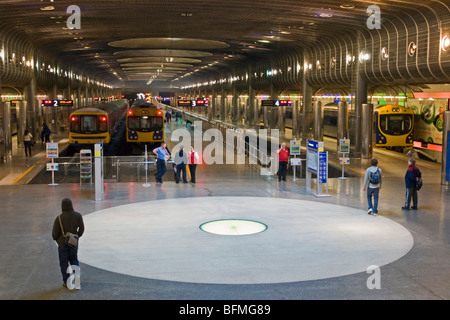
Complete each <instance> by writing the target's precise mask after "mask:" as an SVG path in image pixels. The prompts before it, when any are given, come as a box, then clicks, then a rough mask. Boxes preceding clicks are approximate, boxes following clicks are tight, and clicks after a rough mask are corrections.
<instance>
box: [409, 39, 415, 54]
mask: <svg viewBox="0 0 450 320" xmlns="http://www.w3.org/2000/svg"><path fill="white" fill-rule="evenodd" d="M416 50H417V45H416V43H415V42H414V41H411V42H410V43H409V45H408V55H409V56H410V57H412V56H414V54H415V53H416Z"/></svg>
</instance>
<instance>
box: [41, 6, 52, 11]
mask: <svg viewBox="0 0 450 320" xmlns="http://www.w3.org/2000/svg"><path fill="white" fill-rule="evenodd" d="M41 10H42V11H52V10H55V7H54V6H45V7H41Z"/></svg>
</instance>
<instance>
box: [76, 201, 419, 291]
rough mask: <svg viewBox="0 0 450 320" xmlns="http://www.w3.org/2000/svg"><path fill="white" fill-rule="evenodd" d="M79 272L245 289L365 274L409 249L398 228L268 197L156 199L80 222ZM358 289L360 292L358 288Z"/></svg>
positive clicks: (316, 204) (361, 215)
mask: <svg viewBox="0 0 450 320" xmlns="http://www.w3.org/2000/svg"><path fill="white" fill-rule="evenodd" d="M231 219H233V220H240V219H242V220H250V221H260V222H263V223H264V224H265V225H266V226H267V229H266V230H265V231H264V232H259V233H255V234H251V235H246V236H220V235H217V234H211V233H208V232H204V231H202V230H201V229H200V228H199V226H200V225H202V224H204V223H205V222H208V221H215V220H231ZM84 222H85V225H86V232H85V234H84V235H83V237H82V238H81V239H80V249H79V259H80V261H81V262H83V263H85V264H88V265H91V266H94V267H97V268H100V269H104V270H107V271H111V272H115V273H120V274H125V275H130V276H136V277H143V278H150V279H158V280H169V281H181V282H195V283H214V284H254V283H282V282H294V281H307V280H317V279H324V278H331V277H339V276H344V275H350V274H354V273H367V269H368V267H370V266H372V265H376V266H379V267H381V266H383V265H386V264H389V263H391V262H393V261H395V260H397V259H399V258H401V257H402V256H403V255H405V254H406V253H407V252H408V251H409V250H410V249H411V248H412V245H413V238H412V236H411V234H410V233H409V232H408V230H406V229H405V228H404V227H403V226H401V225H400V224H398V223H396V222H394V221H392V220H391V219H388V218H385V217H383V216H380V215H378V216H376V217H374V216H372V215H368V214H367V212H366V211H365V210H358V209H353V208H349V207H344V206H338V205H333V204H328V203H323V202H320V201H306V200H294V199H282V198H269V197H194V198H176V199H162V200H156V201H147V202H139V203H132V204H127V205H123V206H118V207H113V208H108V209H104V210H100V211H96V212H94V213H91V214H88V215H85V216H84ZM361 285H365V283H364V284H361Z"/></svg>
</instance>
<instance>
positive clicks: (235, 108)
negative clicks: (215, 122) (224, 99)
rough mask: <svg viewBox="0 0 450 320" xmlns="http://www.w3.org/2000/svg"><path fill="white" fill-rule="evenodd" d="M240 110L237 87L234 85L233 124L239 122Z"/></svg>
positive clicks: (232, 101)
mask: <svg viewBox="0 0 450 320" xmlns="http://www.w3.org/2000/svg"><path fill="white" fill-rule="evenodd" d="M238 110H239V96H238V93H237V90H236V86H235V85H233V98H232V99H231V123H236V122H237V121H238Z"/></svg>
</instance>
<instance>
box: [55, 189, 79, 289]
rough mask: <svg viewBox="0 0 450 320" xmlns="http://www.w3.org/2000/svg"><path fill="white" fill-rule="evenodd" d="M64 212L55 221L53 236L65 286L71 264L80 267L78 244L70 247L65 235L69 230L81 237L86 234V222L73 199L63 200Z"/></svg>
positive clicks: (62, 208)
mask: <svg viewBox="0 0 450 320" xmlns="http://www.w3.org/2000/svg"><path fill="white" fill-rule="evenodd" d="M61 210H62V213H61V214H60V215H59V216H58V217H56V219H55V222H54V223H53V229H52V238H53V240H55V241H56V243H57V244H58V257H59V266H60V269H61V274H62V278H63V286H64V287H67V280H68V279H69V276H70V274H69V273H68V272H67V271H68V270H67V269H68V267H69V266H77V267H79V261H78V245H77V246H76V247H70V246H68V245H67V244H65V240H64V236H65V234H66V233H67V232H70V233H73V234H75V235H77V236H78V238H80V237H81V236H82V235H83V234H84V222H83V217H82V216H81V214H80V213H78V212H76V211H74V209H73V205H72V200H70V199H69V198H65V199H63V200H62V201H61Z"/></svg>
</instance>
